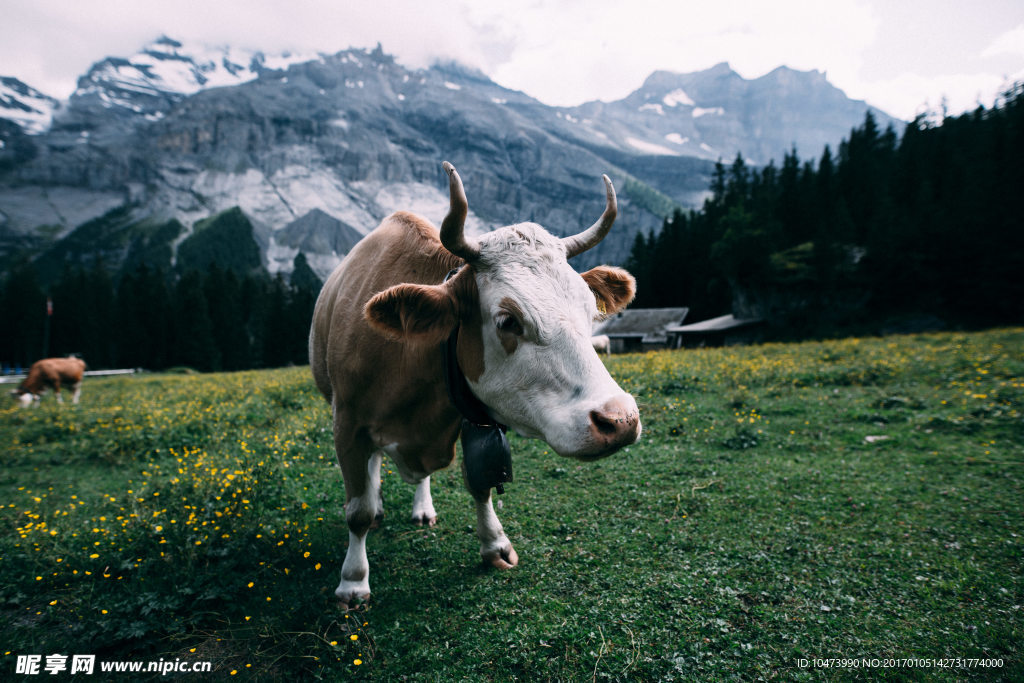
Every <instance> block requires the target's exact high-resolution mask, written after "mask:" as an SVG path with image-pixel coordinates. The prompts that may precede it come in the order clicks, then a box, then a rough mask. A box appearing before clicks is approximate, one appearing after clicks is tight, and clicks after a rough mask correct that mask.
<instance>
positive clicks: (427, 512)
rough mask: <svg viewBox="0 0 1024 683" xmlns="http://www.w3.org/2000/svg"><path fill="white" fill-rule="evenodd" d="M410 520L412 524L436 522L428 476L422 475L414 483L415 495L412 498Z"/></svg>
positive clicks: (432, 524) (433, 523) (428, 524)
mask: <svg viewBox="0 0 1024 683" xmlns="http://www.w3.org/2000/svg"><path fill="white" fill-rule="evenodd" d="M412 521H413V523H414V524H419V525H423V524H426V525H427V526H434V525H435V524H437V513H436V512H434V500H433V499H432V498H431V497H430V477H424V478H423V480H422V481H420V483H418V484H416V495H415V496H414V497H413V499H412Z"/></svg>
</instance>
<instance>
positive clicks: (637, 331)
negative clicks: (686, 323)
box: [594, 308, 690, 344]
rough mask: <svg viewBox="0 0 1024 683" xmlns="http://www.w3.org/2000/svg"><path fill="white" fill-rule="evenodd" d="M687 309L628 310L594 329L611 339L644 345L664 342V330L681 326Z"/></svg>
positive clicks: (595, 332) (595, 331) (665, 338)
mask: <svg viewBox="0 0 1024 683" xmlns="http://www.w3.org/2000/svg"><path fill="white" fill-rule="evenodd" d="M689 312H690V309H689V308H630V309H626V310H625V311H620V312H619V313H616V314H615V315H613V316H612V317H610V318H608V319H607V320H605V321H604V322H602V323H601V324H599V325H598V326H597V327H596V328H595V329H594V334H606V335H608V337H610V338H612V339H625V338H637V339H642V340H643V342H644V343H645V344H646V343H658V342H665V341H666V340H667V339H668V335H667V333H666V328H667V327H670V326H677V325H680V324H682V322H683V320H685V319H686V314H687V313H689Z"/></svg>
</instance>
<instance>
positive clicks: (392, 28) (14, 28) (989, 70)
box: [0, 0, 1024, 119]
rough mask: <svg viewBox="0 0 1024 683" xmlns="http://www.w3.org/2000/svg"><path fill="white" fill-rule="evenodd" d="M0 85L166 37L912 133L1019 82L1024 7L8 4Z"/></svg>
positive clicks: (849, 2)
mask: <svg viewBox="0 0 1024 683" xmlns="http://www.w3.org/2000/svg"><path fill="white" fill-rule="evenodd" d="M0 18H2V23H0V35H2V39H0V75H6V76H16V77H18V78H21V79H22V80H23V81H25V82H26V83H28V84H29V85H31V86H33V87H35V88H38V89H39V90H42V91H43V92H46V93H47V94H50V95H53V96H55V97H61V98H63V97H66V96H68V95H69V94H70V93H71V91H72V90H73V89H74V85H75V80H76V78H77V77H78V76H79V75H81V74H82V73H84V72H85V71H86V70H87V69H88V68H89V66H90V65H91V64H92V63H93V62H95V61H98V60H99V59H102V58H103V57H106V56H129V55H131V54H133V53H134V52H136V51H137V50H138V49H139V48H140V47H142V46H143V45H144V44H146V43H148V42H150V41H152V40H154V39H155V38H157V37H159V36H160V35H161V34H166V35H168V36H171V37H173V38H176V39H178V40H182V41H198V42H204V43H209V44H213V45H233V46H237V47H243V48H255V49H260V50H264V51H266V52H279V51H284V50H292V51H306V50H309V51H319V52H327V53H334V52H337V51H339V50H342V49H346V48H348V47H373V46H374V45H376V43H377V42H380V43H381V44H382V45H383V47H384V50H385V51H386V52H389V53H391V54H393V55H395V56H396V57H397V58H398V60H399V62H401V63H402V64H404V65H406V66H409V67H422V66H427V65H429V64H430V63H431V62H432V61H433V60H435V59H437V58H455V59H458V60H459V61H462V62H464V63H467V64H469V65H471V66H475V67H477V68H479V69H481V70H482V71H484V72H485V73H487V74H488V75H489V76H490V77H491V78H493V79H494V80H495V81H497V82H498V83H500V84H501V85H504V86H506V87H509V88H514V89H516V90H522V91H524V92H526V93H527V94H529V95H532V96H534V97H536V98H538V99H540V100H542V101H544V102H546V103H548V104H554V105H575V104H580V103H582V102H584V101H587V100H595V99H601V100H606V101H610V100H615V99H619V98H621V97H624V96H625V95H627V94H628V93H630V92H631V91H633V90H635V89H637V88H638V87H640V85H641V84H642V83H643V81H644V79H645V78H646V77H647V76H648V75H649V74H650V73H651V72H652V71H655V70H658V69H663V70H668V71H676V72H688V71H697V70H700V69H706V68H708V67H711V66H713V65H715V64H717V63H718V62H723V61H726V62H729V63H730V65H731V66H732V67H733V69H735V70H736V71H737V72H739V74H740V75H741V76H743V77H744V78H757V77H758V76H762V75H764V74H765V73H767V72H769V71H771V70H772V69H774V68H775V67H777V66H780V65H786V66H789V67H792V68H795V69H800V70H811V69H818V70H820V71H824V72H826V73H827V75H828V78H829V80H830V81H831V82H832V83H833V84H834V85H836V86H837V87H839V88H840V89H842V90H843V91H844V92H846V94H847V95H848V96H850V97H853V98H855V99H863V100H867V101H868V102H869V103H871V104H873V105H875V106H877V107H880V108H881V109H883V110H885V111H887V112H889V113H890V114H892V115H894V116H898V117H900V118H903V119H910V118H912V117H913V116H914V115H915V114H916V113H918V112H920V111H922V110H923V109H924V108H926V107H931V108H932V109H933V110H934V109H938V108H939V106H940V105H941V104H942V101H943V98H945V99H946V101H947V106H948V109H949V111H950V112H951V113H958V112H960V111H963V110H965V109H970V108H973V107H974V106H976V104H977V103H978V102H981V103H982V104H984V105H986V106H990V105H991V104H992V101H993V99H994V97H995V96H996V95H997V94H998V93H999V91H1000V89H1001V88H1002V87H1003V86H1005V85H1008V84H1009V83H1010V82H1012V81H1014V80H1022V79H1024V2H1022V1H1021V0H975V1H974V2H970V3H968V2H964V1H963V0H775V1H770V0H760V1H759V0H745V1H744V0H702V1H701V2H689V1H687V0H630V1H629V2H623V1H622V0H519V1H518V2H509V1H508V0H438V1H436V2H434V1H431V0H369V1H363V2H351V1H341V0H3V6H2V8H0Z"/></svg>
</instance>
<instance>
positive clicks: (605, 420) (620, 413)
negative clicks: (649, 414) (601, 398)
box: [577, 394, 641, 460]
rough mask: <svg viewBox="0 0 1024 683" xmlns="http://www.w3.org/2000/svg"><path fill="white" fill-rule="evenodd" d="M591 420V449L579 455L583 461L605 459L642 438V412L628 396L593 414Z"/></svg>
mask: <svg viewBox="0 0 1024 683" xmlns="http://www.w3.org/2000/svg"><path fill="white" fill-rule="evenodd" d="M589 419H590V422H589V425H588V428H589V434H588V439H587V440H588V442H589V443H588V447H587V448H586V449H585V450H584V452H582V453H580V454H578V455H577V457H579V458H580V459H581V460H597V459H598V458H604V457H606V456H609V455H611V454H612V453H615V452H616V451H618V450H619V449H621V448H623V447H625V446H629V445H630V444H633V443H636V440H637V439H639V438H640V430H641V426H640V411H639V410H638V409H637V407H636V401H634V400H633V397H632V396H629V395H628V394H624V395H622V396H617V397H615V398H612V399H610V400H608V401H607V402H605V403H604V405H602V406H601V407H599V408H596V409H594V410H591V411H590V415H589Z"/></svg>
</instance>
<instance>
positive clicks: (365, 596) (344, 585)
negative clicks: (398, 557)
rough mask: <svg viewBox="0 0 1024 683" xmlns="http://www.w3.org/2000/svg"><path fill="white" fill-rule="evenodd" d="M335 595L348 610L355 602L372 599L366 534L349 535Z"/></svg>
mask: <svg viewBox="0 0 1024 683" xmlns="http://www.w3.org/2000/svg"><path fill="white" fill-rule="evenodd" d="M334 594H335V595H337V596H338V598H339V599H340V600H341V601H342V602H343V603H345V607H346V608H348V607H349V606H350V605H352V603H353V602H354V601H357V600H364V601H365V600H369V599H370V561H369V560H367V559H366V534H363V535H362V536H357V535H356V534H354V533H352V532H351V531H350V532H349V534H348V552H347V553H345V563H344V564H343V565H342V566H341V583H339V584H338V587H337V588H336V589H335V590H334Z"/></svg>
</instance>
